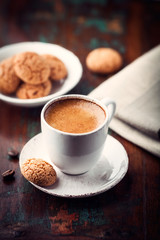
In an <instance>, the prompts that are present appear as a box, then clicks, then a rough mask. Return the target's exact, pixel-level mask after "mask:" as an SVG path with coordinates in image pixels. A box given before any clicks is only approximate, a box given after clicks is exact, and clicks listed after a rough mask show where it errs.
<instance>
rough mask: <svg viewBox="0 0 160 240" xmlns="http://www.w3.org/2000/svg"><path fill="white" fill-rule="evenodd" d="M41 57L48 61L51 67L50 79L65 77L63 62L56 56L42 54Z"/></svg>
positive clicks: (58, 79)
mask: <svg viewBox="0 0 160 240" xmlns="http://www.w3.org/2000/svg"><path fill="white" fill-rule="evenodd" d="M42 57H43V58H44V59H45V61H46V62H47V63H48V65H49V66H50V69H51V73H50V79H51V80H53V81H60V80H61V79H65V78H66V77H67V74H68V73H67V68H66V66H65V64H64V63H63V62H62V61H61V60H60V59H59V58H57V57H55V56H53V55H50V54H43V55H42Z"/></svg>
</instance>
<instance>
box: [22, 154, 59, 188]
mask: <svg viewBox="0 0 160 240" xmlns="http://www.w3.org/2000/svg"><path fill="white" fill-rule="evenodd" d="M21 173H22V174H23V176H24V177H25V178H26V179H27V180H28V181H30V182H33V183H35V184H37V185H39V186H43V187H46V186H50V185H52V184H54V183H55V182H56V178H57V176H56V171H55V170H54V168H53V167H52V165H51V164H49V163H47V162H46V161H44V160H43V159H39V158H31V159H28V160H26V161H25V162H24V163H23V164H22V166H21Z"/></svg>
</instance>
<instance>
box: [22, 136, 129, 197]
mask: <svg viewBox="0 0 160 240" xmlns="http://www.w3.org/2000/svg"><path fill="white" fill-rule="evenodd" d="M29 158H42V159H44V160H46V161H47V162H49V163H51V162H50V160H49V158H48V156H47V153H46V151H45V149H44V147H43V143H42V133H40V134H38V135H36V136H35V137H33V138H32V139H31V140H29V141H28V142H27V143H26V145H25V146H24V147H23V149H22V151H21V154H20V166H21V165H22V163H23V162H24V161H25V160H27V159H29ZM52 165H53V164H52ZM54 168H55V170H56V172H57V182H56V183H55V184H53V185H52V186H50V187H39V186H37V185H35V184H33V183H32V184H33V185H34V186H35V187H36V188H38V189H40V190H41V191H43V192H46V193H48V194H51V195H54V196H60V197H68V198H80V197H89V196H94V195H97V194H100V193H102V192H105V191H107V190H109V189H110V188H112V187H114V186H115V185H116V184H117V183H119V182H120V181H121V180H122V178H123V177H124V176H125V174H126V172H127V170H128V156H127V153H126V151H125V149H124V147H123V146H122V144H121V143H120V142H118V141H117V140H116V139H114V138H113V137H111V136H110V135H108V137H107V140H106V146H105V148H104V152H103V156H102V158H101V159H100V160H99V161H98V163H97V164H96V165H95V166H94V167H93V168H92V169H91V170H90V171H89V172H87V173H85V174H82V175H78V176H71V175H67V174H64V173H62V172H61V171H60V170H59V169H58V168H57V167H56V166H54Z"/></svg>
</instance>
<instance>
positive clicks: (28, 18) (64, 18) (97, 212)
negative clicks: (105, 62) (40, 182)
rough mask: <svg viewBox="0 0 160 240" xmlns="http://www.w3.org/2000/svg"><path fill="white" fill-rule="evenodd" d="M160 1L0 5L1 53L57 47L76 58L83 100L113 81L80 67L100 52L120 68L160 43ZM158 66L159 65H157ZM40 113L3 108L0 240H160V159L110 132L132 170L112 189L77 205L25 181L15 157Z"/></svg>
mask: <svg viewBox="0 0 160 240" xmlns="http://www.w3.org/2000/svg"><path fill="white" fill-rule="evenodd" d="M159 16H160V2H159V1H151V0H150V1H149V0H148V1H127V0H122V1H118V0H113V1H109V0H93V1H92V0H90V1H89V0H86V1H83V0H75V1H73V0H63V1H62V0H60V1H52V0H39V1H38V0H35V1H30V0H28V1H27V0H23V1H21V0H14V1H11V0H7V1H0V47H2V46H4V45H8V44H11V43H17V42H23V41H40V42H49V43H55V44H59V45H61V46H63V47H65V48H67V49H69V50H71V51H72V52H74V53H75V54H76V55H77V56H78V57H79V59H80V61H81V63H82V65H83V76H82V79H81V81H80V82H79V84H78V85H77V86H76V87H75V88H74V89H73V90H72V91H71V92H70V93H80V94H88V93H89V92H90V91H91V90H92V89H94V88H95V87H97V86H98V85H99V84H101V83H102V82H103V81H105V80H106V79H107V78H109V77H110V76H111V75H96V74H93V73H91V72H89V71H88V69H87V68H86V65H85V59H86V56H87V54H88V53H89V52H90V51H91V50H92V49H94V48H97V47H112V48H114V49H116V50H118V51H119V52H120V53H121V54H122V56H123V60H124V64H123V67H125V66H126V65H128V64H129V63H131V62H132V61H133V60H134V59H136V58H137V57H139V56H140V55H142V54H143V53H145V52H147V51H148V50H150V49H151V48H153V47H154V46H156V45H157V44H159V41H160V31H159V26H160V17H159ZM157 64H159V63H157ZM41 109H42V107H37V108H23V107H16V106H12V105H9V104H7V103H5V102H2V101H0V173H1V174H2V173H3V172H4V171H6V170H8V169H14V170H15V176H14V178H13V179H12V180H10V181H4V180H3V178H2V177H1V181H0V239H27V240H28V239H32V240H34V239H35V240H37V239H40V240H41V239H42V240H43V239H49V240H50V239H56V240H64V239H65V240H66V239H67V240H78V239H82V240H105V239H110V240H135V239H136V240H158V239H160V227H159V225H160V159H158V158H157V157H155V156H153V155H152V154H150V153H148V152H147V151H144V150H143V149H141V148H139V147H137V146H136V145H134V144H132V143H130V142H128V141H127V140H125V139H123V138H122V137H120V136H118V135H117V134H116V133H114V132H110V134H112V136H113V137H115V138H116V139H117V140H119V141H120V142H121V143H122V144H123V146H124V147H125V149H126V151H127V153H128V156H129V170H128V172H127V174H126V176H125V177H124V179H123V180H122V181H121V182H120V183H119V184H118V185H116V186H115V187H114V188H112V189H111V190H109V191H107V192H105V193H103V194H100V195H98V196H94V197H91V198H82V199H67V198H58V197H53V196H50V195H47V194H45V193H43V192H41V191H39V190H38V189H36V188H34V187H33V186H32V185H31V184H30V183H29V182H28V181H27V180H25V179H24V178H23V176H22V175H21V173H20V169H19V162H18V161H19V160H18V157H16V158H11V157H9V156H8V151H9V150H10V149H11V148H14V149H16V150H18V151H19V152H20V151H21V149H22V148H23V146H24V144H25V143H26V142H27V141H28V140H29V139H30V138H32V137H33V136H34V135H36V134H37V133H39V132H40V131H41V129H40V112H41Z"/></svg>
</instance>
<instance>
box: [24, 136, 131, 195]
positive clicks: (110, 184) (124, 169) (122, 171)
mask: <svg viewBox="0 0 160 240" xmlns="http://www.w3.org/2000/svg"><path fill="white" fill-rule="evenodd" d="M41 135H42V132H40V133H38V134H36V135H35V136H34V137H32V138H31V139H30V140H29V141H28V142H26V144H25V145H24V146H23V148H22V150H21V153H20V155H19V167H20V168H21V164H22V155H23V151H24V149H25V148H26V147H27V145H28V144H29V142H30V141H34V139H35V138H40V136H41ZM107 138H110V140H111V141H115V142H116V143H117V144H119V145H120V146H121V148H122V149H123V152H124V155H125V158H124V159H123V161H122V162H124V163H125V164H123V165H124V166H123V167H120V168H119V171H118V172H117V174H116V175H115V176H114V178H113V179H112V180H110V181H109V182H108V184H107V182H106V184H107V185H106V184H105V187H103V188H101V189H100V190H99V191H93V192H88V193H85V194H65V193H63V194H57V193H54V192H49V189H48V188H47V187H41V186H38V185H36V184H34V183H33V182H31V181H28V180H27V181H28V182H30V183H31V184H32V185H33V186H34V187H36V188H37V189H39V190H40V191H42V192H45V193H47V194H49V195H52V196H55V197H63V198H86V197H92V196H96V195H99V194H101V193H104V192H106V191H108V190H110V189H111V188H113V187H115V186H116V185H117V184H118V183H119V182H120V181H121V180H122V179H123V178H124V176H125V175H126V173H127V171H128V167H129V158H128V155H127V152H126V150H125V148H124V146H123V145H122V144H121V143H120V142H119V141H118V140H117V139H115V138H114V137H112V136H111V135H109V134H108V136H107ZM46 161H47V160H46ZM47 162H49V161H47ZM49 163H51V162H49ZM51 164H52V165H53V166H54V167H55V168H56V169H57V167H56V166H55V165H54V164H53V163H51ZM58 171H59V172H60V173H61V174H64V175H66V174H65V173H63V172H61V170H59V169H58ZM82 175H83V174H82ZM67 176H70V177H73V176H72V175H68V174H67Z"/></svg>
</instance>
